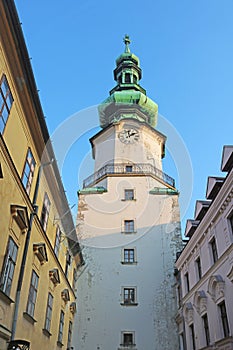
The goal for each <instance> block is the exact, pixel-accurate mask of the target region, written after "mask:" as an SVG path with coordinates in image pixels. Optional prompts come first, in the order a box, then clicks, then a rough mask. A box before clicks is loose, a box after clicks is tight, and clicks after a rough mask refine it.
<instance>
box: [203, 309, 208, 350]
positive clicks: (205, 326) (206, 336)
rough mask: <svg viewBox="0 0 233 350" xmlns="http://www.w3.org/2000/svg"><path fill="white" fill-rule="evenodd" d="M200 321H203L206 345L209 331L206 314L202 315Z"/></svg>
mask: <svg viewBox="0 0 233 350" xmlns="http://www.w3.org/2000/svg"><path fill="white" fill-rule="evenodd" d="M202 322H203V327H204V331H205V339H206V346H208V345H210V331H209V322H208V317H207V314H205V315H203V316H202Z"/></svg>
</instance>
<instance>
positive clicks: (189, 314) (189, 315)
mask: <svg viewBox="0 0 233 350" xmlns="http://www.w3.org/2000/svg"><path fill="white" fill-rule="evenodd" d="M184 319H185V321H186V322H187V323H188V324H191V323H192V322H193V305H192V303H190V302H188V303H186V304H185V305H184Z"/></svg>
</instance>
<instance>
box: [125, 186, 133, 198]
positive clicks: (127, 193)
mask: <svg viewBox="0 0 233 350" xmlns="http://www.w3.org/2000/svg"><path fill="white" fill-rule="evenodd" d="M125 200H126V201H133V200H134V190H131V189H129V190H128V189H127V190H125Z"/></svg>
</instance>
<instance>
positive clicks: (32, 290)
mask: <svg viewBox="0 0 233 350" xmlns="http://www.w3.org/2000/svg"><path fill="white" fill-rule="evenodd" d="M38 285H39V276H38V275H37V273H36V272H35V270H32V274H31V280H30V286H29V292H28V301H27V308H26V312H27V314H28V315H29V316H31V317H32V318H34V314H35V308H36V299H37V293H38Z"/></svg>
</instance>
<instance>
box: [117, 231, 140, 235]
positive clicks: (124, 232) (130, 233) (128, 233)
mask: <svg viewBox="0 0 233 350" xmlns="http://www.w3.org/2000/svg"><path fill="white" fill-rule="evenodd" d="M121 233H123V234H125V235H132V234H134V233H137V231H131V232H127V231H122V232H121Z"/></svg>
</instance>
